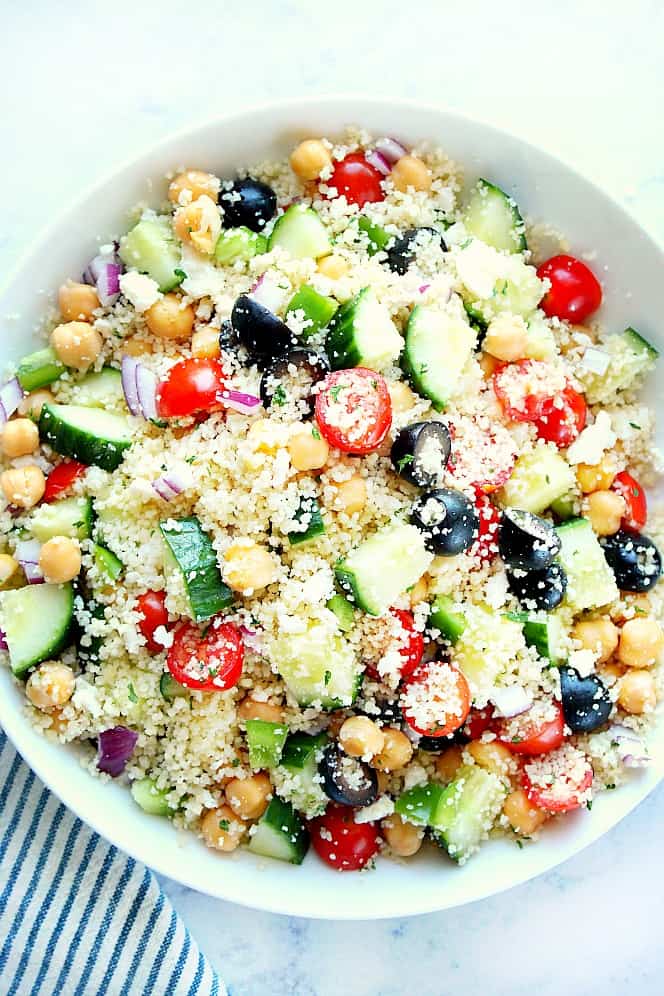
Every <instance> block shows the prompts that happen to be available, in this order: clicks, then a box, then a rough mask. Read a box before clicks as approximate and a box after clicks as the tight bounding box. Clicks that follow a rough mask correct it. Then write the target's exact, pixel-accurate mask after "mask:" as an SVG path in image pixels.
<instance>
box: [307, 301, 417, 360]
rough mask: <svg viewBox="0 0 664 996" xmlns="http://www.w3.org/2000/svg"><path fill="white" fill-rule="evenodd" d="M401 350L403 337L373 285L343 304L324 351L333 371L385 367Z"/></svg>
mask: <svg viewBox="0 0 664 996" xmlns="http://www.w3.org/2000/svg"><path fill="white" fill-rule="evenodd" d="M402 349H403V339H402V338H401V335H400V334H399V332H398V330H397V327H396V325H395V324H394V322H393V321H392V319H391V318H390V313H389V311H388V309H387V307H386V306H385V305H384V304H381V303H380V301H379V300H378V298H377V297H376V295H375V293H374V291H373V290H372V289H371V287H364V288H363V289H362V290H361V291H360V293H359V294H357V295H356V296H355V297H354V298H352V299H351V300H350V301H347V302H346V303H345V304H342V305H341V307H340V308H339V310H338V311H337V312H336V314H335V315H334V318H333V319H332V321H331V322H330V324H329V326H328V330H327V339H326V341H325V350H326V352H327V355H328V356H329V358H330V363H331V365H332V369H333V370H346V369H347V368H348V367H368V368H369V369H370V370H384V369H385V368H386V367H389V366H390V365H391V364H392V363H396V361H397V360H398V359H399V355H400V353H401V350H402Z"/></svg>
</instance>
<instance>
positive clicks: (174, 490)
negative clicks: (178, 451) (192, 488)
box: [152, 470, 190, 501]
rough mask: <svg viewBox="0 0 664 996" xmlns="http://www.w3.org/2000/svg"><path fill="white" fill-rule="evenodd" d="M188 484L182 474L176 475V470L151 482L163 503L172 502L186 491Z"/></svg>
mask: <svg viewBox="0 0 664 996" xmlns="http://www.w3.org/2000/svg"><path fill="white" fill-rule="evenodd" d="M189 483H190V482H189V481H186V480H185V479H184V476H183V475H182V474H178V472H177V471H176V470H170V471H168V473H166V474H162V476H161V477H158V478H157V480H156V481H153V482H152V487H153V488H154V490H155V491H156V492H157V494H158V495H159V497H160V498H163V499H164V501H173V499H174V498H177V496H178V495H181V494H182V492H183V491H185V490H186V489H187V487H188V486H189Z"/></svg>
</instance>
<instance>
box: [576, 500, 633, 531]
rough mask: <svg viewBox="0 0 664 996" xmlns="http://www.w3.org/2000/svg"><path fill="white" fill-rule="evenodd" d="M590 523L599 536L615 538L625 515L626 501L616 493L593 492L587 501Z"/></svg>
mask: <svg viewBox="0 0 664 996" xmlns="http://www.w3.org/2000/svg"><path fill="white" fill-rule="evenodd" d="M585 504H586V510H587V514H588V518H589V519H590V523H591V525H592V527H593V529H594V531H595V532H596V533H597V535H598V536H613V534H614V533H617V532H618V530H619V529H620V520H621V519H622V517H623V515H624V514H625V499H624V498H623V497H622V495H619V494H617V493H616V492H615V491H593V493H592V494H590V495H588V497H587V498H586V501H585Z"/></svg>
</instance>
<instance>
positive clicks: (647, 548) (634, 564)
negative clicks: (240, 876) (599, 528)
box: [600, 529, 662, 591]
mask: <svg viewBox="0 0 664 996" xmlns="http://www.w3.org/2000/svg"><path fill="white" fill-rule="evenodd" d="M600 542H601V544H602V546H603V547H604V556H605V557H606V562H607V563H608V565H609V567H610V568H611V570H612V571H613V573H614V574H615V576H616V584H617V585H618V587H619V588H620V590H621V591H650V589H651V588H652V587H653V585H655V584H656V583H657V580H658V578H659V576H660V574H661V573H662V558H661V555H660V552H659V550H658V549H657V547H656V546H655V544H654V543H653V541H652V540H651V539H648V537H647V536H643V535H642V533H631V532H628V531H627V530H626V529H621V530H619V531H618V532H617V533H615V534H614V535H613V536H607V537H605V538H604V539H603V540H600Z"/></svg>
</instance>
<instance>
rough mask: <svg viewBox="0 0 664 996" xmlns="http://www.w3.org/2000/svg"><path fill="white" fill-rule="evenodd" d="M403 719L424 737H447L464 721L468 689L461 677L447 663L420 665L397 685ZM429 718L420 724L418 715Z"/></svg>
mask: <svg viewBox="0 0 664 996" xmlns="http://www.w3.org/2000/svg"><path fill="white" fill-rule="evenodd" d="M399 704H400V705H401V711H402V713H403V718H404V719H405V720H406V722H407V723H408V725H409V726H410V728H411V729H412V730H415V732H416V733H419V734H421V736H425V737H447V736H449V734H450V733H454V731H455V730H458V729H459V727H460V726H463V724H464V723H465V721H466V717H467V716H468V713H469V712H470V688H469V687H468V682H467V681H466V679H465V677H464V675H463V674H462V673H461V671H460V670H459V668H458V667H456V665H455V664H451V663H450V662H449V661H431V662H430V663H428V664H422V665H421V666H420V667H419V668H418V669H417V670H416V671H415V672H413V674H412V675H411V676H410V678H408V679H407V680H406V681H404V683H403V685H402V686H401V694H400V698H399ZM422 715H424V716H426V717H427V719H429V717H430V721H428V722H427V723H426V725H424V723H423V720H421V719H420V718H419V717H420V716H422ZM416 717H417V718H416Z"/></svg>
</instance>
